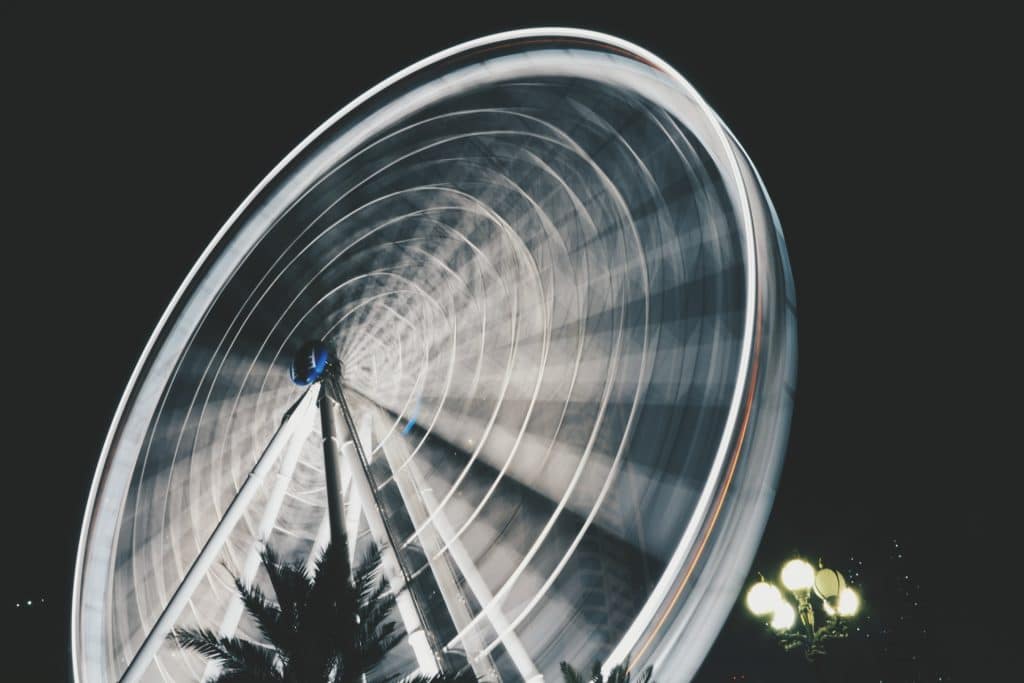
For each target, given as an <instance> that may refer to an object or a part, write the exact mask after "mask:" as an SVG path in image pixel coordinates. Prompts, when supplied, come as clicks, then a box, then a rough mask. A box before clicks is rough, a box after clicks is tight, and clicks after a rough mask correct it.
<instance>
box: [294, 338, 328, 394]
mask: <svg viewBox="0 0 1024 683" xmlns="http://www.w3.org/2000/svg"><path fill="white" fill-rule="evenodd" d="M332 358H333V354H332V353H331V350H330V349H329V348H328V347H327V345H326V344H324V343H323V342H322V341H308V342H306V343H304V344H303V345H302V346H300V347H299V350H298V351H296V352H295V358H293V359H292V365H291V368H290V370H289V375H290V376H291V378H292V381H293V382H295V383H296V384H298V385H299V386H300V387H306V386H309V385H310V384H313V383H315V382H318V381H320V380H321V379H322V378H323V376H324V374H325V373H326V372H327V371H328V370H329V369H330V368H331V367H332V366H333V365H334V364H333V363H332V362H331V361H332Z"/></svg>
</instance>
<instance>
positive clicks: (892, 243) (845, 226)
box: [0, 3, 1021, 683]
mask: <svg viewBox="0 0 1024 683" xmlns="http://www.w3.org/2000/svg"><path fill="white" fill-rule="evenodd" d="M627 5H628V7H626V8H624V10H623V12H622V13H620V14H612V13H605V14H601V15H598V14H596V13H595V12H594V10H593V8H591V9H587V10H586V11H578V12H569V11H564V12H548V13H546V14H532V15H529V14H527V13H525V12H516V11H513V10H512V9H510V8H505V9H504V10H502V11H498V10H497V9H495V8H496V7H497V5H492V4H484V3H481V4H480V6H481V9H480V10H478V11H476V12H474V13H471V14H468V15H466V14H462V13H460V12H456V11H454V10H447V9H433V10H430V11H428V10H425V9H421V10H419V11H417V12H416V13H414V14H412V15H410V14H408V13H407V12H405V11H404V10H401V9H399V8H397V7H391V8H390V9H389V10H388V11H386V12H382V13H381V14H378V15H375V16H369V15H365V14H361V13H348V12H345V11H341V10H336V11H333V12H330V13H327V14H323V13H321V12H320V11H319V10H318V11H312V10H310V11H305V12H301V13H300V12H293V13H289V14H288V15H283V14H281V13H279V12H277V11H275V12H259V13H256V16H250V17H249V18H246V19H240V18H238V17H213V16H210V15H208V14H206V13H198V14H195V15H183V14H176V15H171V14H163V15H158V14H151V15H143V14H135V15H124V14H122V13H109V12H108V13H101V14H96V13H84V12H83V13H78V14H76V15H70V14H67V13H62V14H59V15H58V14H57V13H56V12H54V13H53V14H51V15H49V16H27V15H24V14H16V13H12V12H11V11H10V10H4V15H5V17H4V19H3V20H2V21H0V24H2V28H0V31H2V34H3V41H2V47H0V51H2V54H3V63H4V80H3V88H4V90H3V92H4V103H3V119H4V133H3V139H4V143H3V144H4V166H5V169H6V173H5V176H6V180H5V182H4V185H3V203H4V209H5V210H4V214H3V215H4V218H5V221H4V226H3V227H4V234H5V240H4V245H5V253H4V256H5V259H4V260H5V264H6V267H5V269H4V272H3V283H4V287H3V291H4V294H3V296H4V309H5V310H4V313H5V316H4V319H5V321H6V323H7V324H6V325H5V329H6V332H7V334H6V335H5V336H4V340H3V344H4V355H5V358H6V361H7V362H6V363H5V366H6V372H7V377H6V384H7V387H8V396H11V397H15V398H14V400H15V401H16V404H15V405H14V406H13V412H12V410H11V408H8V410H7V411H6V414H5V426H6V429H7V431H8V432H9V433H13V434H14V435H15V436H14V438H13V440H9V441H8V449H7V453H6V456H7V462H8V469H7V476H8V479H7V482H6V491H7V495H6V496H4V502H3V504H4V512H5V519H6V520H8V521H7V522H6V523H5V527H4V528H5V534H6V536H7V539H8V547H7V552H6V553H5V555H6V560H7V565H8V567H6V568H5V570H4V576H5V579H6V580H5V581H4V584H5V585H4V587H3V591H4V597H3V606H2V608H3V610H4V615H5V622H6V624H7V631H8V635H5V637H4V641H5V642H4V649H5V654H7V655H8V656H7V657H5V660H6V661H7V662H11V666H13V673H11V674H10V675H5V676H3V678H4V680H25V681H34V680H40V681H51V680H58V681H59V680H65V679H66V678H67V676H68V670H69V664H68V660H69V626H68V622H69V612H70V607H69V603H70V594H71V575H72V571H73V562H74V553H75V548H76V545H77V541H78V534H79V530H80V524H81V517H82V513H83V510H84V506H85V500H86V496H87V493H88V488H89V484H90V481H91V477H92V472H93V469H94V467H95V465H96V461H97V458H98V456H99V452H100V448H101V445H102V442H103V439H104V436H105V434H106V430H107V428H108V426H109V422H110V420H111V418H112V416H113V412H114V409H115V407H116V404H117V401H118V399H119V397H120V394H121V391H122V390H123V387H124V385H125V383H126V381H127V379H128V376H129V374H130V373H131V371H132V369H133V367H134V364H135V362H136V360H137V358H138V356H139V354H140V352H141V350H142V348H143V345H144V344H145V342H146V340H147V338H148V336H149V334H150V332H151V331H152V329H153V327H154V325H155V324H156V322H157V319H158V318H159V316H160V314H161V313H162V311H163V309H164V307H165V306H166V304H167V302H168V301H169V300H170V298H171V296H172V294H173V293H174V291H175V290H176V289H177V287H178V285H179V284H180V282H181V280H182V279H183V278H184V276H185V274H186V273H187V271H188V270H189V268H190V267H191V265H192V263H193V262H194V260H195V259H196V258H197V257H198V255H199V254H200V252H201V251H202V249H203V248H204V247H205V246H206V244H207V242H208V241H209V240H210V238H211V237H212V236H213V234H214V233H215V232H216V230H217V229H218V228H219V227H220V226H221V225H222V224H223V222H224V221H225V220H226V219H227V217H228V216H229V214H230V213H231V212H232V211H233V210H234V208H235V207H236V206H237V205H238V203H240V202H241V200H242V199H243V198H244V197H245V196H246V195H247V194H248V192H249V191H250V190H251V188H252V187H253V186H255V185H256V183H257V182H258V181H259V180H260V179H262V178H263V176H264V175H265V174H266V173H267V172H268V171H269V170H270V169H271V168H272V167H273V166H274V165H275V164H276V163H277V162H278V160H280V158H281V157H283V156H284V155H285V154H286V153H287V152H288V151H289V150H291V149H292V147H294V146H295V145H296V144H298V142H299V141H301V140H302V139H303V138H304V137H305V136H306V135H307V134H308V133H309V132H310V131H311V130H312V129H313V128H315V127H316V126H317V125H318V124H320V123H321V122H322V121H323V120H324V119H326V118H327V117H328V116H330V115H331V114H332V113H334V112H335V111H336V110H338V109H339V108H341V107H342V106H344V105H345V104H346V103H347V102H348V101H349V100H351V99H352V98H354V97H355V96H357V95H358V94H360V93H361V92H362V91H364V90H365V89H367V88H369V87H371V86H373V85H374V84H376V83H377V82H378V81H380V80H381V79H383V78H385V77H387V76H389V75H390V74H392V73H393V72H395V71H397V70H398V69H400V68H402V67H404V66H407V65H408V64H410V63H412V62H413V61H415V60H417V59H420V58H422V57H425V56H428V55H429V54H431V53H433V52H435V51H437V50H439V49H442V48H445V47H448V46H450V45H452V44H455V43H457V42H461V41H463V40H467V39H471V38H475V37H478V36H481V35H485V34H487V33H492V32H495V31H498V30H505V29H510V28H521V27H527V26H531V25H542V24H548V25H574V26H580V27H585V28H593V29H597V30H602V31H607V32H610V33H613V34H617V35H620V36H621V37H623V38H626V39H630V40H632V41H634V42H636V43H638V44H640V45H641V46H643V47H646V48H648V49H650V50H651V51H653V52H654V53H655V54H658V55H659V56H661V57H663V58H664V59H666V60H667V61H668V62H669V63H671V64H672V65H673V66H675V67H676V68H677V69H678V70H679V71H680V72H681V73H682V74H683V75H684V76H685V77H686V78H688V79H689V80H690V81H691V82H692V83H693V84H694V85H695V86H696V87H697V89H698V90H699V91H700V92H701V93H702V94H703V95H704V97H705V98H706V99H707V100H708V102H709V103H710V104H711V105H712V107H714V108H715V109H716V111H717V112H718V113H719V114H720V115H721V117H722V119H723V120H724V121H725V122H726V123H727V124H728V125H729V126H730V127H731V128H732V130H733V132H734V133H735V134H736V136H737V138H738V139H739V140H740V142H741V143H742V144H743V145H744V147H745V148H746V150H747V152H748V153H749V155H750V157H751V158H752V159H753V161H754V164H755V165H756V166H757V168H758V170H759V171H760V173H761V175H762V177H763V179H764V181H765V184H766V186H767V189H768V192H769V195H770V196H771V198H772V200H773V202H774V204H775V207H776V209H777V210H778V213H779V216H780V218H781V221H782V226H783V231H784V233H785V236H786V240H787V246H788V249H789V254H790V258H791V262H792V267H793V271H794V277H795V281H796V288H797V305H798V327H799V371H798V381H797V392H796V404H795V410H794V415H793V425H792V431H791V437H790V445H789V451H788V455H787V460H786V464H785V467H784V471H783V474H782V480H781V484H780V489H779V492H778V497H777V498H776V503H775V507H774V509H773V512H772V516H771V518H770V520H769V523H768V527H767V531H766V534H765V536H764V540H763V542H762V545H761V548H760V550H759V553H758V556H757V559H756V561H755V565H754V567H753V568H752V574H751V576H752V578H753V577H754V576H755V572H756V571H757V570H760V571H762V572H764V573H765V574H766V575H768V574H772V575H777V571H778V568H779V566H780V565H781V562H782V561H783V560H784V559H786V558H788V557H789V556H790V555H791V554H793V553H802V554H804V555H805V556H806V557H808V558H810V559H812V560H815V559H817V558H818V557H821V558H822V559H823V560H824V561H825V562H826V563H827V564H828V565H830V566H834V567H836V568H838V569H840V570H841V571H843V572H844V573H845V574H846V575H847V576H848V577H850V578H852V579H854V583H855V585H856V587H857V588H858V589H859V590H860V592H861V595H862V598H863V600H864V602H865V610H864V611H863V612H862V616H861V617H860V618H859V619H858V620H857V622H856V627H859V628H860V630H859V631H855V632H854V634H853V636H852V637H851V638H850V639H849V640H848V641H847V642H844V643H842V644H841V645H839V646H835V647H834V648H833V652H832V653H831V654H830V656H829V658H828V661H827V672H826V674H827V676H828V677H829V678H828V680H833V681H886V682H888V681H936V680H943V681H983V680H1021V674H1020V673H1019V672H1018V673H1017V674H1010V675H1009V676H1008V677H1007V678H1003V677H1002V676H999V677H996V676H995V674H996V672H999V671H1001V670H1002V668H1001V667H1002V666H1003V664H1001V663H1000V658H1001V655H1000V652H1001V651H1003V650H1004V649H1005V648H1009V647H1010V642H1009V632H1008V631H1006V630H1003V629H1002V627H1001V625H1000V624H997V623H995V622H991V621H987V619H988V617H987V616H986V614H985V612H986V609H987V608H986V607H985V605H989V606H990V607H991V606H992V605H993V604H994V605H995V606H996V607H997V608H999V607H1001V606H1002V605H1004V604H1005V605H1007V611H1012V610H1015V609H1019V607H1017V605H1018V604H1019V603H1020V599H1019V598H1018V597H1015V594H1016V592H1017V591H1018V590H1019V589H1018V588H1017V587H1016V584H1015V579H1016V575H1017V574H1019V567H1018V563H1017V562H1016V560H1015V559H1014V557H1015V553H1014V552H1013V551H1014V550H1015V547H1014V546H1013V545H1010V547H1006V546H1005V543H1006V539H1007V538H1013V536H1012V535H1000V534H999V533H998V532H997V528H998V527H1000V526H1001V525H1007V524H1011V523H1012V517H1007V516H1006V515H1005V514H999V513H997V512H996V506H995V505H993V504H992V503H996V502H998V501H1000V500H1004V496H1003V494H1002V493H1001V492H1002V490H1003V487H1004V486H1006V487H1008V486H1010V485H1012V482H1011V481H1010V480H1009V479H1008V477H1010V475H1009V474H1008V473H1009V472H1010V471H1011V470H1010V469H1009V467H1008V465H1006V464H1005V463H1010V462H1012V461H1013V460H1014V459H1015V458H1016V457H1017V454H1018V453H1019V450H1020V449H1019V447H1017V448H1013V447H1009V446H1006V445H1005V444H999V443H997V440H996V437H995V436H992V434H993V431H992V430H991V428H990V427H991V425H992V423H999V422H1001V421H1004V420H1006V419H1008V418H1007V417H1006V416H1007V415H1008V413H1009V409H1007V408H1000V407H998V406H999V403H998V402H997V401H998V399H997V394H996V393H994V392H993V391H992V390H991V389H990V386H991V385H993V384H996V385H998V384H1011V380H1010V378H1009V377H1008V376H1006V377H1003V376H1001V373H999V371H996V370H994V369H993V366H994V365H995V364H996V363H995V361H996V360H997V359H998V358H999V357H1001V354H1002V353H1003V352H1002V351H996V349H995V348H992V347H990V346H989V342H988V340H989V339H998V338H999V337H1000V333H999V332H997V330H996V323H995V322H994V321H996V320H999V319H1000V318H1002V317H1004V316H1005V315H1006V314H1007V312H1008V311H1012V312H1014V313H1015V312H1017V311H1019V306H1014V307H1012V308H1009V309H1007V308H1004V307H1003V306H1001V305H999V304H997V303H996V298H995V295H994V294H993V295H992V296H989V295H988V294H979V293H978V292H980V291H981V290H985V291H986V292H987V291H990V290H991V291H998V290H999V289H1000V287H1002V286H1003V285H999V284H997V283H995V282H992V284H991V285H989V283H988V281H987V278H998V277H1002V276H1004V275H1005V272H1003V271H1002V270H1001V267H998V266H996V264H995V262H994V260H993V261H990V260H989V257H988V256H985V257H984V258H983V257H982V256H981V254H986V253H991V252H998V251H999V250H1000V248H999V247H998V246H997V245H998V244H999V240H1000V239H1001V234H1002V231H1004V230H1008V229H1010V227H1011V226H1012V228H1013V229H1014V230H1017V229H1019V223H1020V219H1019V217H1017V218H1012V219H1011V218H999V217H996V218H992V217H989V216H987V215H985V212H986V211H989V210H990V208H991V204H990V200H989V198H988V197H986V196H985V194H984V193H980V192H978V189H977V188H979V187H982V188H983V187H984V186H985V185H986V184H987V180H986V178H987V177H988V176H989V175H991V174H992V173H993V172H992V171H991V170H990V168H989V167H988V166H987V164H986V163H985V162H984V161H983V160H982V157H981V156H980V155H981V154H987V153H991V152H992V149H993V148H992V146H991V145H989V144H988V142H986V136H987V135H989V134H990V133H992V130H991V129H992V128H997V127H998V125H999V124H998V123H997V122H996V118H995V117H994V116H993V117H991V118H990V117H989V116H988V114H987V113H986V112H987V111H989V110H995V109H997V107H995V104H994V102H993V101H992V96H991V90H990V88H991V87H992V83H993V80H992V77H991V76H990V75H989V73H988V70H987V67H985V66H984V65H980V62H978V61H977V60H976V59H975V58H976V57H977V55H976V54H975V53H973V52H972V50H973V48H969V47H968V43H969V42H971V43H973V41H975V40H978V39H979V38H980V39H981V40H982V41H983V42H985V38H986V36H985V35H984V34H982V35H979V34H978V33H977V31H976V29H975V28H974V25H973V24H972V23H970V22H968V21H967V20H966V19H965V18H963V17H957V16H948V17H941V18H939V17H936V16H934V15H933V14H929V15H927V16H925V15H921V16H915V15H905V16H894V15H892V14H891V13H889V12H885V13H881V12H874V11H869V10H867V9H864V8H861V9H858V10H857V11H852V10H851V11H846V12H842V13H836V14H832V15H828V16H826V15H824V14H822V15H818V14H811V15H807V14H797V13H790V14H788V15H786V16H780V15H775V14H770V13H762V14H758V15H756V16H755V15H751V14H750V13H749V12H748V11H747V10H745V9H741V8H740V7H737V6H732V5H728V4H725V5H721V6H719V8H718V9H717V10H715V11H714V12H699V13H696V14H692V13H691V12H690V10H687V9H685V7H684V6H681V7H679V8H676V11H675V12H674V15H675V16H666V15H662V14H659V13H658V12H657V11H655V10H649V11H646V12H639V11H637V10H636V9H635V7H634V3H627ZM627 11H628V12H629V13H628V14H627V13H626V12H627ZM994 40H995V39H994V38H993V41H994ZM989 47H991V45H990V46H989ZM992 59H993V60H995V58H994V57H993V58H992ZM1017 175H1018V176H1019V173H1018V174H1017ZM1015 215H1016V214H1015ZM1003 291H1007V290H1005V289H1004V290H1003ZM1017 403H1019V400H1018V401H1017ZM1003 405H1007V404H1003ZM1003 472H1005V473H1007V474H1005V475H1003V474H1001V473H1003ZM1000 479H1002V480H1003V483H1002V484H998V483H994V481H993V480H995V481H999V480H1000ZM1018 535H1019V532H1018ZM997 539H1001V540H1002V545H1001V544H999V543H996V542H995V541H996V540H997ZM29 600H31V601H32V605H31V606H29V605H28V601H29ZM940 676H941V678H940ZM698 680H699V681H701V682H712V681H748V682H754V681H780V682H781V681H792V682H799V681H811V680H814V672H813V670H812V669H811V667H809V666H808V665H807V664H806V662H804V661H803V660H802V659H801V657H800V655H798V654H795V653H784V652H782V651H781V649H780V648H778V646H777V645H776V644H775V643H774V641H773V638H772V637H771V636H770V634H768V633H767V632H766V631H765V629H764V628H763V626H762V625H761V624H759V623H758V622H756V621H754V620H753V619H752V618H751V617H749V616H747V615H746V613H745V610H743V608H742V607H739V608H737V609H736V610H734V613H733V615H732V616H731V617H730V619H729V621H728V622H727V624H726V627H725V629H724V630H723V632H722V635H721V637H720V638H719V641H718V643H717V644H716V646H715V647H714V649H713V650H712V652H711V654H710V655H709V657H708V659H707V661H706V663H705V666H704V668H703V670H702V671H701V674H700V675H699V676H698ZM662 683H672V681H671V679H670V678H667V677H662Z"/></svg>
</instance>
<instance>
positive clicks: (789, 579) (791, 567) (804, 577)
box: [782, 558, 814, 593]
mask: <svg viewBox="0 0 1024 683" xmlns="http://www.w3.org/2000/svg"><path fill="white" fill-rule="evenodd" d="M782 585H783V586H785V587H786V588H788V589H789V590H791V591H793V592H794V593H797V592H801V591H809V590H810V589H811V586H813V585H814V567H812V566H811V565H810V563H809V562H807V561H806V560H801V559H799V558H798V559H795V560H790V561H789V562H787V563H786V564H785V565H784V566H783V567H782Z"/></svg>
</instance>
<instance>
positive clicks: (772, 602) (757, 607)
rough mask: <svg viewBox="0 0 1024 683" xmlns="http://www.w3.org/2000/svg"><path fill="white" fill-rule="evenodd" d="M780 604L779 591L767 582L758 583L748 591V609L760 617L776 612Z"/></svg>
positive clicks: (780, 596)
mask: <svg viewBox="0 0 1024 683" xmlns="http://www.w3.org/2000/svg"><path fill="white" fill-rule="evenodd" d="M780 602H782V594H781V593H779V589H778V588H776V587H775V586H773V585H772V584H770V583H768V582H767V581H758V582H757V583H755V584H754V585H753V586H751V587H750V590H748V591H747V609H749V610H750V611H751V613H752V614H755V615H757V616H759V617H761V616H765V615H767V614H771V613H772V612H774V611H775V608H776V607H777V606H778V604H779V603H780Z"/></svg>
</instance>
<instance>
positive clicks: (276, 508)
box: [203, 414, 312, 681]
mask: <svg viewBox="0 0 1024 683" xmlns="http://www.w3.org/2000/svg"><path fill="white" fill-rule="evenodd" d="M311 417H312V414H309V415H306V416H304V417H303V419H304V420H305V422H304V423H302V424H298V425H297V426H296V428H295V429H294V431H293V432H292V434H291V437H290V440H289V443H288V446H287V448H286V449H285V454H284V457H283V458H281V466H280V468H279V469H278V471H277V475H276V477H275V481H274V486H273V488H272V489H271V490H270V497H269V498H267V502H266V505H265V506H264V508H263V514H262V515H261V516H260V522H259V526H258V527H257V528H256V535H255V537H254V538H253V542H252V546H251V547H250V548H249V552H248V553H247V554H246V557H245V562H244V564H243V565H242V571H241V573H240V574H239V578H240V579H241V580H242V583H244V584H246V585H251V584H252V582H253V581H254V580H255V578H256V572H257V571H259V568H260V550H261V549H262V547H263V544H264V543H265V542H266V541H267V539H268V538H270V534H271V533H272V532H273V531H274V525H275V524H277V517H278V515H279V514H280V513H281V506H282V505H283V504H284V498H285V495H286V494H287V493H288V485H289V484H290V483H291V481H292V474H293V473H294V472H295V465H296V464H297V463H298V461H299V456H300V455H301V454H302V446H303V445H304V444H305V442H306V435H307V434H308V433H309V430H310V428H311V427H312V424H311V423H312V420H311V419H310V418H311ZM236 597H237V596H236ZM243 611H245V606H244V604H243V603H242V600H241V599H236V600H232V601H231V602H230V603H228V608H227V610H225V612H224V617H223V619H221V622H220V635H222V636H224V637H227V638H230V637H232V636H234V635H235V630H236V629H237V628H238V623H239V622H240V621H241V619H242V612H243ZM219 670H220V665H219V664H217V662H216V661H214V660H211V661H209V662H208V663H207V665H206V669H205V671H204V672H203V680H204V681H206V680H210V679H211V678H213V677H214V676H215V675H216V673H217V671H219Z"/></svg>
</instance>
